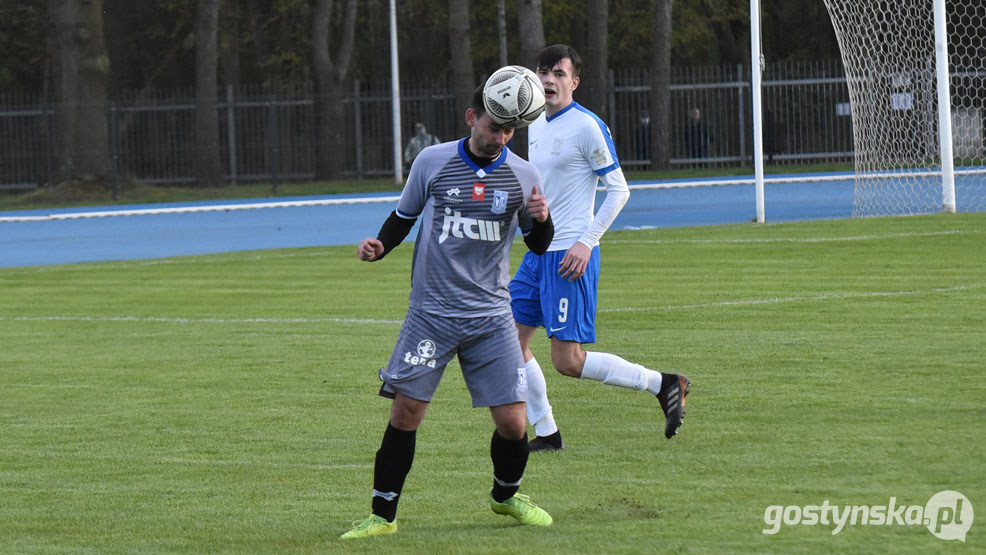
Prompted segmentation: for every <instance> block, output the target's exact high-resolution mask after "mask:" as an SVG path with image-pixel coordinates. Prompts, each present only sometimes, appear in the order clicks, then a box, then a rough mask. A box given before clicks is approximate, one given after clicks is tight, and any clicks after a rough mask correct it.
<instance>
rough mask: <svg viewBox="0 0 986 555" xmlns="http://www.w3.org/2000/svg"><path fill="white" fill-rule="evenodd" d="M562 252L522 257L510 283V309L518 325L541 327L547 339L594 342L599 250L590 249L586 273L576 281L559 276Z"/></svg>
mask: <svg viewBox="0 0 986 555" xmlns="http://www.w3.org/2000/svg"><path fill="white" fill-rule="evenodd" d="M565 252H566V251H563V250H559V251H549V252H546V253H544V254H542V255H537V254H534V253H533V252H530V251H528V252H527V254H525V255H524V260H523V261H522V262H521V263H520V268H517V273H516V275H514V279H513V280H512V281H511V282H510V299H511V300H510V308H511V310H513V313H514V320H515V321H516V322H517V323H518V324H524V325H525V326H531V327H535V328H536V327H540V326H544V328H545V329H546V330H547V332H548V337H557V338H558V339H561V340H563V341H577V342H579V343H595V342H596V298H597V293H596V289H597V288H598V286H599V259H600V256H599V247H598V246H597V247H595V248H593V249H592V253H591V254H590V255H589V263H588V265H587V266H586V269H585V273H584V274H582V277H580V278H579V279H577V280H575V281H568V279H566V278H563V277H561V275H560V274H559V273H558V265H559V264H561V261H562V259H563V258H565Z"/></svg>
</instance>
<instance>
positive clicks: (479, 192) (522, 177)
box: [397, 139, 541, 317]
mask: <svg viewBox="0 0 986 555" xmlns="http://www.w3.org/2000/svg"><path fill="white" fill-rule="evenodd" d="M535 185H537V186H538V190H541V176H540V174H539V173H538V171H537V170H536V169H535V168H534V166H533V165H531V164H530V163H529V162H527V161H526V160H524V159H522V158H520V157H519V156H517V155H516V154H514V153H513V152H511V151H510V150H509V149H506V148H505V149H503V151H502V152H501V154H500V157H499V158H497V159H496V160H495V161H494V162H493V163H491V164H490V165H488V166H486V167H485V168H480V167H479V166H477V165H476V164H475V163H474V162H473V161H472V159H470V158H469V155H468V154H466V151H465V139H461V140H459V141H453V142H448V143H442V144H440V145H435V146H431V147H428V148H426V149H424V150H423V151H421V154H419V155H418V157H417V158H415V159H414V163H413V164H412V165H411V172H410V174H409V176H408V179H407V183H406V184H405V185H404V191H403V192H402V193H401V198H400V201H399V202H398V203H397V215H398V216H400V217H402V218H405V219H413V218H420V229H419V230H418V238H417V240H416V241H415V243H414V260H413V262H412V263H411V297H410V302H409V304H410V308H411V309H412V310H422V311H425V312H428V313H431V314H437V315H440V316H455V317H477V316H492V315H497V314H510V292H509V290H508V289H507V285H508V284H509V283H510V246H511V244H512V242H513V239H514V235H515V234H516V230H517V228H518V226H519V227H520V229H521V232H522V233H523V234H524V235H527V234H528V233H530V231H531V227H532V225H533V220H532V219H531V216H530V214H529V213H528V211H527V199H528V198H529V197H530V196H531V189H532V188H533V187H534V186H535Z"/></svg>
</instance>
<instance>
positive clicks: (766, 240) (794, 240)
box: [602, 229, 980, 245]
mask: <svg viewBox="0 0 986 555" xmlns="http://www.w3.org/2000/svg"><path fill="white" fill-rule="evenodd" d="M962 233H980V231H979V230H978V229H954V230H949V231H927V232H921V233H885V234H881V235H853V236H847V237H802V238H797V237H776V238H764V239H611V240H604V241H603V242H602V244H604V245H606V244H610V243H623V244H673V243H683V244H685V243H687V244H711V245H715V244H728V243H827V242H833V241H871V240H874V239H904V238H908V237H931V236H935V235H958V234H962Z"/></svg>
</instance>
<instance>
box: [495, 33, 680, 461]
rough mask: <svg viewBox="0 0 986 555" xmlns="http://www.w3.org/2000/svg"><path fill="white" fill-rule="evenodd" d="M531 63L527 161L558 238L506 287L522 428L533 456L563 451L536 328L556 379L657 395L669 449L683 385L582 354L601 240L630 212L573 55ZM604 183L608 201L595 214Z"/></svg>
mask: <svg viewBox="0 0 986 555" xmlns="http://www.w3.org/2000/svg"><path fill="white" fill-rule="evenodd" d="M536 62H537V63H536V65H537V67H536V70H537V74H538V76H539V77H540V78H541V83H542V84H543V85H544V92H545V98H546V106H545V111H544V113H543V114H542V115H541V117H539V118H538V119H537V120H536V121H535V122H534V123H532V124H531V126H530V128H529V132H528V143H529V144H528V159H529V160H530V161H531V163H532V164H534V165H535V166H536V167H537V169H538V170H539V171H540V172H541V176H542V179H543V181H544V195H545V197H547V199H548V206H550V207H551V217H552V221H553V222H554V227H555V235H554V239H553V240H552V242H551V245H550V246H549V247H548V252H547V253H545V254H543V255H538V254H535V253H531V252H528V253H526V254H525V255H524V260H523V262H522V263H521V266H520V268H519V269H518V270H517V273H516V275H515V277H514V279H513V281H511V283H510V294H511V299H512V300H511V308H512V309H513V314H514V320H516V322H517V330H518V335H519V337H520V345H521V348H523V351H524V360H525V369H526V374H527V386H528V389H529V396H528V401H527V418H528V420H529V421H530V423H531V425H532V426H534V432H535V434H536V438H535V439H533V440H532V441H531V450H532V451H540V450H559V449H563V448H564V442H563V441H562V438H561V432H560V431H559V430H558V425H557V424H556V423H555V420H554V415H553V414H552V411H551V405H550V403H549V402H548V394H547V386H546V385H545V380H544V373H543V372H542V370H541V366H540V364H539V363H538V361H537V360H536V359H535V358H534V354H533V353H532V352H531V349H530V345H531V340H532V338H533V337H534V333H535V331H536V330H537V328H538V327H541V326H544V327H545V328H546V330H547V333H548V337H549V338H550V339H551V361H552V363H553V364H554V366H555V369H556V370H558V372H560V373H562V374H564V375H566V376H571V377H573V378H587V379H591V380H596V381H599V382H602V383H604V384H606V385H613V386H617V387H623V388H627V389H632V390H638V391H646V392H649V393H651V394H653V395H656V396H657V398H658V401H660V405H661V409H662V410H663V412H664V415H665V428H664V435H665V436H666V437H668V438H669V439H670V438H671V437H673V436H674V435H675V434H676V433H677V429H678V427H679V426H680V425H681V422H682V418H683V417H684V414H685V396H686V395H687V394H688V387H689V385H690V382H689V380H688V378H687V377H685V376H683V375H680V374H670V373H664V374H662V373H660V372H657V371H654V370H650V369H648V368H645V367H643V366H641V365H639V364H635V363H633V362H630V361H627V360H625V359H623V358H621V357H619V356H616V355H613V354H609V353H601V352H594V351H591V352H587V351H585V350H584V349H583V348H582V345H583V344H585V343H594V342H595V341H596V331H595V318H596V289H597V285H598V280H599V268H600V263H599V261H600V255H599V239H600V238H601V237H602V236H603V233H605V232H606V230H607V229H608V228H609V226H610V225H611V224H612V223H613V220H614V219H616V216H617V215H618V214H619V213H620V210H621V209H622V208H623V205H624V204H626V202H627V199H629V197H630V190H629V188H628V187H627V182H626V178H625V177H624V176H623V170H622V169H620V162H619V159H618V158H617V156H616V148H615V146H614V145H613V138H612V136H611V135H610V132H609V128H608V127H606V124H604V123H603V122H602V121H601V120H600V119H599V118H598V117H597V116H596V115H595V114H593V113H592V112H590V111H589V110H587V109H586V108H584V107H582V106H581V105H579V104H578V103H577V102H575V101H574V100H573V99H572V93H573V92H574V91H575V89H576V88H577V87H578V86H579V71H580V70H581V66H582V60H581V57H580V56H579V54H578V53H577V52H576V51H575V50H574V49H572V48H571V47H569V46H566V45H562V44H558V45H554V46H549V47H547V48H545V49H543V50H542V51H541V52H540V53H538V56H537V60H536ZM600 183H601V184H602V185H603V186H604V187H605V188H606V198H605V200H604V201H603V203H602V205H600V207H599V211H598V212H596V213H595V214H593V209H594V208H595V199H596V187H597V185H598V184H600Z"/></svg>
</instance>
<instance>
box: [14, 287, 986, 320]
mask: <svg viewBox="0 0 986 555" xmlns="http://www.w3.org/2000/svg"><path fill="white" fill-rule="evenodd" d="M983 286H986V284H983V283H977V284H974V285H957V286H954V287H936V288H933V289H925V290H913V291H870V292H863V293H828V294H825V295H810V296H804V297H774V298H770V299H745V300H736V301H718V302H714V303H698V304H682V305H666V306H639V307H622V308H604V309H600V310H599V312H607V313H609V312H645V311H651V310H691V309H697V308H721V307H730V306H754V305H762V304H776V303H797V302H805V301H826V300H832V299H857V298H873V297H903V296H908V295H929V294H933V293H951V292H955V291H967V290H970V289H979V288H981V287H983ZM4 321H11V322H155V323H163V324H257V323H259V324H324V323H333V324H388V325H400V324H403V323H404V321H403V320H383V319H375V318H163V317H157V316H0V322H4Z"/></svg>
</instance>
